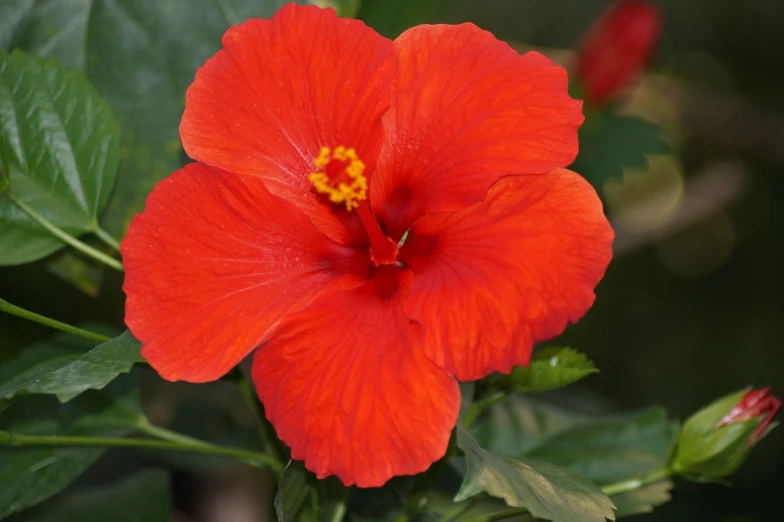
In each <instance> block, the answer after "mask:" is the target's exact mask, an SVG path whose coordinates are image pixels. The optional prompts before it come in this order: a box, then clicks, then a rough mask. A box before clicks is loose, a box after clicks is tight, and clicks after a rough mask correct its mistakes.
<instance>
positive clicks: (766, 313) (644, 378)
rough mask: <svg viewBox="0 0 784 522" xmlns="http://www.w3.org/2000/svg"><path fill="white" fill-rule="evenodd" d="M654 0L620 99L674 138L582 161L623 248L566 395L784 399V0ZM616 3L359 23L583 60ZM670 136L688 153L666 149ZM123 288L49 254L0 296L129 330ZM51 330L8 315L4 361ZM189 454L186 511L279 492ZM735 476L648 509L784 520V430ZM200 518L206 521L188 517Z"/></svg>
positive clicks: (175, 397) (396, 11)
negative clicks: (656, 22)
mask: <svg viewBox="0 0 784 522" xmlns="http://www.w3.org/2000/svg"><path fill="white" fill-rule="evenodd" d="M0 1H6V0H0ZM653 3H655V4H657V5H658V6H659V7H660V8H661V11H662V14H663V16H664V31H663V35H662V40H661V44H660V47H659V50H658V52H657V53H656V55H655V58H654V60H653V62H652V64H651V67H650V72H649V74H648V75H647V76H646V78H645V79H644V81H643V83H642V85H641V86H639V87H638V88H637V89H636V90H635V91H633V92H631V93H630V94H629V97H628V98H627V99H626V100H625V101H623V102H622V104H621V105H622V106H621V107H619V108H618V111H620V112H623V113H625V114H635V115H642V116H644V117H645V118H647V119H648V120H649V121H652V122H656V123H657V124H659V125H661V133H660V135H659V136H657V138H659V139H661V141H662V142H663V143H664V144H666V147H661V146H660V144H659V143H658V142H657V143H654V144H651V146H650V147H649V148H648V149H646V150H643V151H642V152H655V154H651V155H649V156H647V157H644V156H641V158H642V159H643V160H642V161H639V159H640V158H638V161H637V163H638V164H637V165H636V166H634V165H633V166H631V167H630V166H626V168H625V169H624V170H623V173H621V171H620V170H619V171H618V172H616V171H615V170H613V169H612V168H609V167H608V168H607V169H606V170H607V171H606V172H604V171H603V169H602V167H601V166H602V165H613V164H614V162H615V163H617V157H618V156H621V155H625V154H626V155H628V154H630V150H629V149H628V145H627V144H626V143H625V142H624V141H623V138H624V137H625V136H624V134H623V133H622V132H620V131H619V133H618V135H617V136H616V138H615V141H613V140H610V141H609V142H605V143H603V145H602V146H596V147H594V148H593V149H592V151H591V157H590V158H580V160H578V161H581V162H582V163H581V164H584V165H587V166H588V167H589V168H588V167H587V168H588V170H589V171H587V172H582V173H583V174H585V175H586V177H588V179H589V180H591V181H592V182H593V183H594V184H595V186H596V187H597V190H599V192H600V194H601V195H602V196H603V198H604V199H605V201H606V203H607V209H608V214H609V215H610V218H611V220H612V222H613V225H614V226H615V228H616V231H617V233H618V242H617V243H616V257H615V259H614V261H613V262H612V264H611V265H610V268H609V270H608V273H607V277H606V278H605V280H604V281H603V282H602V283H601V284H600V286H599V288H598V290H597V296H598V298H597V301H596V305H595V306H594V308H593V309H592V310H591V311H590V312H589V313H588V315H587V316H586V317H585V319H583V320H582V321H581V322H580V323H579V324H577V325H575V326H572V327H570V328H569V329H568V330H567V332H566V333H565V334H564V336H563V337H562V341H563V343H562V344H569V345H571V346H573V347H575V348H577V349H579V350H581V351H584V352H586V353H587V354H589V356H590V357H592V358H593V359H594V361H595V363H596V365H597V366H598V367H599V368H600V369H601V373H599V374H598V375H596V376H593V377H591V378H589V379H587V380H586V381H584V382H585V384H581V385H579V386H577V387H573V388H569V389H567V391H565V392H564V393H562V394H560V396H559V397H558V400H559V401H560V402H563V403H566V404H569V405H571V406H572V407H573V408H576V409H579V408H583V409H587V410H590V411H624V410H630V409H635V408H641V407H644V406H647V405H650V404H661V405H663V406H666V407H667V408H668V409H669V410H670V411H671V412H672V414H673V415H674V416H677V417H681V418H683V417H685V416H686V415H687V414H689V413H690V412H692V411H694V410H695V409H697V408H698V407H700V406H701V405H703V404H704V403H706V402H708V401H710V400H712V399H713V398H715V397H717V396H719V395H722V394H724V393H726V392H729V391H733V390H736V389H738V388H741V387H743V386H746V385H749V384H752V385H755V386H766V385H771V386H773V391H774V393H776V394H778V395H781V394H783V393H784V351H782V346H784V320H782V319H784V273H783V272H782V267H784V247H782V241H781V240H782V237H784V235H783V234H782V230H784V204H782V202H784V176H783V175H782V173H783V172H784V96H782V93H784V53H783V52H782V49H784V31H782V30H781V28H782V27H784V2H782V1H780V0H756V1H755V2H745V1H741V0H727V1H723V2H716V1H715V0H688V1H683V0H660V1H658V2H653ZM607 4H608V2H605V1H601V0H549V1H547V2H543V1H541V0H481V1H477V0H364V2H363V3H362V6H361V9H360V11H359V17H360V18H362V19H363V20H365V21H366V22H367V23H368V24H369V25H371V26H372V27H374V28H376V29H377V30H378V31H379V32H381V33H382V34H384V35H386V36H390V37H394V36H396V35H397V34H399V33H400V32H401V31H402V30H404V29H406V28H407V27H410V26H411V25H415V24H420V23H435V22H446V23H456V22H462V21H471V22H474V23H476V24H477V25H479V26H480V27H483V28H485V29H488V30H490V31H492V32H493V33H494V34H495V35H496V36H497V37H498V38H501V39H505V40H507V41H509V42H510V43H512V44H513V45H515V46H520V47H521V48H526V47H528V46H534V47H537V48H540V50H542V51H543V52H544V53H545V54H549V55H550V56H552V57H554V59H557V60H561V61H563V62H564V63H565V64H567V65H568V64H569V63H570V59H571V55H570V54H569V53H565V52H564V50H566V49H573V48H574V47H575V46H576V45H578V43H579V40H580V37H581V35H582V34H583V32H584V31H585V29H586V28H587V27H588V25H589V24H590V23H591V21H592V20H593V19H594V18H595V17H596V15H597V14H598V13H599V12H600V11H601V10H602V9H603V8H604V7H605V6H606V5H607ZM216 46H217V42H216ZM99 90H100V89H99ZM589 118H590V113H589ZM597 121H598V117H597ZM607 135H611V133H608V134H607ZM645 137H646V138H650V136H649V135H648V134H645ZM667 148H668V149H669V150H670V151H671V153H662V152H661V151H662V150H665V149H667ZM633 152H634V151H631V153H633ZM632 155H634V154H632ZM597 165H599V166H597ZM121 282H122V281H121V276H118V275H116V274H113V273H111V274H110V273H107V274H105V276H104V279H103V282H102V285H101V291H100V294H99V295H98V296H97V297H90V296H88V295H86V294H84V293H82V292H80V291H78V290H76V289H75V288H74V287H73V286H71V285H70V284H68V283H66V282H64V281H63V280H62V279H60V278H59V277H57V276H56V275H55V274H54V273H52V270H51V267H50V266H49V265H48V264H47V263H46V262H43V261H42V262H38V263H34V264H31V265H26V266H20V267H3V268H0V296H2V297H3V298H5V299H7V300H9V301H10V302H12V303H15V304H18V305H20V306H23V307H26V308H29V309H32V310H35V311H37V312H39V313H42V314H44V315H48V316H50V317H55V318H58V319H61V320H63V321H66V322H70V323H79V322H82V321H84V320H85V319H92V320H97V319H98V320H103V321H105V322H109V323H110V324H113V325H115V326H117V327H118V328H120V327H121V326H122V307H121V306H120V304H119V303H121V302H122V299H123V296H122V293H121V291H120V286H121ZM49 333H50V332H48V331H47V330H46V329H44V328H41V327H38V326H36V325H33V324H32V323H26V322H24V321H22V320H19V319H16V318H12V317H9V316H2V315H0V358H7V357H10V356H12V355H13V354H14V353H16V351H17V350H18V347H19V346H22V345H24V344H25V343H27V342H30V341H32V340H36V339H40V338H43V337H45V336H47V335H48V334H49ZM216 389H217V391H219V392H220V390H222V388H221V387H220V385H219V384H217V385H214V386H205V387H194V386H187V385H172V386H166V387H164V389H162V390H161V391H160V395H156V396H155V397H153V398H151V397H146V402H147V405H148V407H152V408H153V410H154V412H155V411H157V412H163V413H159V414H160V415H162V416H166V415H168V413H166V412H168V411H169V410H171V409H172V406H171V404H169V402H172V403H174V402H173V401H177V402H176V403H177V404H179V405H184V406H183V409H184V410H185V413H178V414H177V415H181V416H183V417H187V416H188V415H187V413H188V405H189V404H191V403H194V402H195V401H197V400H202V399H204V398H205V397H208V396H211V397H213V399H211V400H212V401H213V402H215V401H217V402H219V403H220V402H226V403H227V404H235V403H238V402H239V399H238V397H235V396H233V395H231V393H230V392H229V391H228V390H226V393H225V395H226V397H224V398H220V399H214V397H215V396H216V393H215V392H216ZM217 395H218V396H220V395H221V394H220V393H218V394H217ZM224 399H225V401H224ZM167 401H168V402H167ZM154 412H153V413H154ZM190 413H191V417H190V419H191V420H185V421H183V422H184V423H185V424H186V425H187V424H188V423H191V424H194V425H198V426H197V427H198V429H213V430H217V431H220V430H221V426H223V425H222V424H220V422H221V421H220V419H219V420H215V419H212V418H210V420H209V421H203V422H201V423H199V422H198V421H195V420H194V419H198V418H199V415H201V414H202V413H203V411H202V410H201V409H198V410H197V411H192V412H190ZM239 416H240V422H242V415H241V414H240V415H239ZM208 423H209V425H207V424H208ZM227 426H229V425H228V424H227ZM226 429H227V430H228V429H229V428H228V427H227V428H226ZM115 458H116V459H117V461H118V462H122V459H123V458H125V459H128V458H129V457H120V456H117V457H115ZM118 465H119V464H118ZM173 465H174V466H175V467H177V466H180V467H181V469H182V471H181V472H179V473H177V474H176V475H175V477H174V487H175V493H176V496H175V499H176V502H177V505H178V507H179V508H180V509H181V511H183V512H191V513H193V512H194V510H198V509H200V508H198V506H199V505H200V504H199V502H200V500H199V499H198V496H199V495H200V494H201V493H203V492H204V491H206V490H209V489H210V488H211V487H215V488H218V489H220V490H222V491H223V490H225V491H228V492H230V493H227V494H229V495H232V494H233V495H235V497H237V498H239V497H240V496H241V493H236V491H235V492H234V493H231V491H233V490H232V488H231V487H229V485H230V484H235V485H236V487H235V490H243V491H244V490H247V489H249V490H250V493H248V494H249V495H250V496H254V495H255V496H256V497H259V496H261V497H262V499H263V497H264V495H261V494H260V493H258V491H261V490H263V489H264V488H265V487H266V490H267V491H271V489H270V488H269V485H267V486H264V485H263V484H262V485H258V488H259V489H255V490H254V489H253V488H254V487H256V486H254V484H255V483H254V482H253V480H250V479H248V480H245V479H243V475H237V473H244V472H236V473H234V474H232V473H229V472H228V471H222V472H221V473H224V474H223V475H218V476H219V477H223V478H221V480H217V479H216V476H215V475H214V474H213V473H206V472H203V471H201V472H200V471H198V470H196V471H194V468H193V466H191V465H190V464H188V463H180V464H178V463H176V462H175V463H174V464H173ZM100 472H101V470H99V473H100ZM246 478H247V477H246ZM219 482H220V487H218V483H219ZM733 483H734V486H733V487H732V488H726V487H724V486H721V485H698V484H689V483H684V482H679V483H678V486H677V487H676V488H675V490H674V501H673V502H671V503H669V504H667V505H665V506H663V507H661V508H659V509H657V510H656V512H655V513H653V514H651V515H643V516H640V517H639V520H641V521H642V520H650V521H695V520H699V521H702V520H707V521H713V520H716V521H726V522H746V521H748V522H752V521H761V522H768V521H772V520H777V519H778V516H777V515H776V513H777V512H778V511H779V510H780V508H779V498H778V496H777V494H776V493H779V492H781V491H784V430H777V431H775V432H774V433H773V435H772V436H771V437H770V438H769V439H768V440H765V441H764V442H763V443H761V444H760V445H759V446H758V448H757V449H756V450H755V451H754V452H753V454H752V458H751V459H750V461H749V462H748V463H747V464H746V465H745V466H744V467H743V468H742V470H741V471H740V472H739V473H738V474H737V475H735V476H734V477H733ZM249 484H250V485H249ZM238 495H239V496H238ZM268 498H269V497H267V499H268ZM235 500H236V499H235ZM267 501H268V500H267ZM226 502H228V504H227V505H229V504H231V502H229V501H226ZM205 509H206V508H205ZM210 509H214V506H213V507H212V508H210ZM227 509H228V508H227ZM205 516H206V515H205ZM224 516H225V512H224ZM237 516H240V515H237ZM182 520H191V519H190V518H188V517H185V516H184V515H183V518H182ZM205 520H206V518H205ZM209 520H227V521H228V520H243V519H242V518H228V517H226V518H210V519H209Z"/></svg>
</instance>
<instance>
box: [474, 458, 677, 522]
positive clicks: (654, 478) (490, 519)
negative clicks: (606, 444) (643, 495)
mask: <svg viewBox="0 0 784 522" xmlns="http://www.w3.org/2000/svg"><path fill="white" fill-rule="evenodd" d="M672 474H673V471H672V469H670V468H669V467H668V466H664V467H661V468H659V469H657V470H655V471H652V472H651V473H648V474H647V475H643V476H641V477H637V478H633V479H628V480H622V481H620V482H615V483H613V484H608V485H606V486H603V487H602V491H603V492H604V494H605V495H607V496H610V495H618V494H620V493H627V492H629V491H634V490H636V489H640V488H644V487H645V486H649V485H651V484H653V483H655V482H659V481H661V480H664V479H667V478H669V477H671V476H672ZM526 513H528V509H526V508H524V507H519V508H512V509H508V510H506V511H501V512H500V513H493V514H492V515H484V516H481V517H476V518H472V519H470V520H469V521H468V522H495V521H497V520H505V519H507V518H511V517H516V516H518V515H525V514H526Z"/></svg>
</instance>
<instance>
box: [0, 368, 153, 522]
mask: <svg viewBox="0 0 784 522" xmlns="http://www.w3.org/2000/svg"><path fill="white" fill-rule="evenodd" d="M119 381H120V380H118V381H115V383H112V385H110V386H109V387H107V389H106V390H103V391H101V392H100V393H99V392H90V393H86V394H84V395H82V396H81V397H79V398H78V399H76V400H74V401H73V402H72V403H69V404H67V405H64V406H61V409H64V410H65V411H62V412H61V414H62V418H61V420H60V422H55V421H52V420H50V419H51V416H50V417H49V419H47V420H45V421H37V422H27V423H17V424H13V425H11V426H10V427H8V431H0V519H2V518H5V517H7V516H8V515H11V514H12V513H16V512H19V511H22V510H23V509H26V508H28V507H30V506H33V505H35V504H38V503H39V502H42V501H44V500H46V499H47V498H49V497H51V496H53V495H55V494H57V493H59V492H60V491H62V490H63V489H64V488H65V487H66V486H68V484H70V483H71V482H73V481H74V480H75V479H76V478H77V477H79V475H81V474H82V473H84V472H85V471H86V470H87V469H88V468H89V467H90V466H92V465H93V463H95V462H96V461H97V460H98V459H99V458H100V457H101V455H103V453H104V451H105V449H104V448H63V447H54V446H52V447H40V448H26V447H18V448H14V447H12V448H4V447H3V444H4V445H11V446H13V438H12V435H10V433H23V434H35V435H83V434H85V433H90V434H93V435H95V434H102V435H109V434H111V435H114V436H120V435H123V434H125V433H127V432H128V431H130V430H132V429H134V427H135V425H136V423H137V421H138V419H139V418H140V417H141V405H140V404H139V393H138V388H137V387H136V386H135V383H133V386H131V385H130V384H129V383H124V382H119ZM18 406H19V409H21V410H24V408H22V406H24V403H21V404H19V405H18ZM71 417H72V418H71ZM9 432H10V433H9Z"/></svg>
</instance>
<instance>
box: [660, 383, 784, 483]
mask: <svg viewBox="0 0 784 522" xmlns="http://www.w3.org/2000/svg"><path fill="white" fill-rule="evenodd" d="M780 405H781V402H780V401H779V400H778V399H777V398H776V397H774V396H772V395H770V389H769V388H768V389H761V390H751V389H750V388H746V389H744V390H740V391H737V392H735V393H732V394H730V395H726V396H724V397H722V398H720V399H718V400H716V401H714V402H713V403H711V404H709V405H708V406H706V407H705V408H703V409H702V410H700V411H698V412H697V413H695V414H694V415H692V416H691V417H690V418H689V419H687V420H686V422H685V423H684V424H683V428H682V429H681V433H680V435H679V437H678V445H677V449H676V451H675V455H674V457H673V461H672V469H673V470H674V471H675V472H676V473H678V474H680V475H684V476H686V477H688V478H699V479H718V478H722V477H726V476H727V475H730V474H732V473H733V472H735V470H737V469H738V468H739V467H740V465H741V464H743V462H744V460H746V457H747V456H748V454H749V451H751V448H752V447H753V446H754V445H755V444H756V443H757V442H758V441H759V440H760V439H761V438H762V437H763V436H764V435H766V434H767V433H768V432H769V431H770V430H771V429H773V427H774V426H771V425H770V422H771V421H772V420H773V416H774V415H775V414H776V411H778V409H779V406H780Z"/></svg>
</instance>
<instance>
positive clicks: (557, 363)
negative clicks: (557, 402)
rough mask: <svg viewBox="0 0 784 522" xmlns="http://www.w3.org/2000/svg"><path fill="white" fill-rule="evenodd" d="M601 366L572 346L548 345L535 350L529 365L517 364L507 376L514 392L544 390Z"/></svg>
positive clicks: (594, 370)
mask: <svg viewBox="0 0 784 522" xmlns="http://www.w3.org/2000/svg"><path fill="white" fill-rule="evenodd" d="M598 371H599V370H597V369H596V367H595V366H594V365H593V363H592V362H591V361H590V360H588V358H587V357H586V356H585V355H584V354H582V353H579V352H577V351H576V350H572V349H571V348H556V347H549V348H544V349H542V350H537V351H536V352H534V355H533V357H531V362H530V364H529V365H528V366H516V367H515V368H514V370H512V373H511V374H509V376H508V377H507V379H508V382H509V385H510V388H511V391H513V392H541V391H547V390H553V389H556V388H561V387H563V386H566V385H567V384H571V383H573V382H575V381H579V380H580V379H582V378H583V377H586V376H588V375H590V374H592V373H596V372H598Z"/></svg>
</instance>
